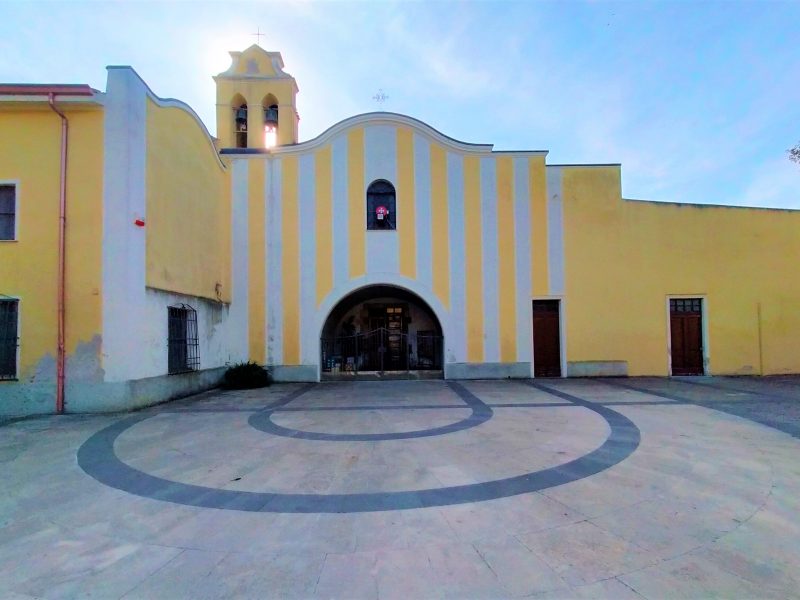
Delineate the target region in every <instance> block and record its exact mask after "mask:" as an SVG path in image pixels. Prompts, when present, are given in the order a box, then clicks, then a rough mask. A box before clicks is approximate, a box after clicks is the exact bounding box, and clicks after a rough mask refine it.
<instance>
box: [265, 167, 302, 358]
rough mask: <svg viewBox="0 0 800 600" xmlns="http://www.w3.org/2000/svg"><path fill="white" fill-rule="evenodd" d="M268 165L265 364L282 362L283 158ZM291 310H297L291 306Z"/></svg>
mask: <svg viewBox="0 0 800 600" xmlns="http://www.w3.org/2000/svg"><path fill="white" fill-rule="evenodd" d="M268 168H269V185H268V186H267V187H268V189H269V194H268V196H267V211H266V212H267V226H268V227H267V263H268V265H269V267H268V268H269V271H268V275H269V277H268V279H267V298H268V299H267V363H269V364H271V365H280V364H283V276H282V273H281V265H282V262H283V261H282V258H283V252H282V248H283V236H282V230H281V228H282V220H283V219H282V214H281V212H282V211H281V169H282V168H283V161H281V160H280V159H272V160H270V161H269V163H268ZM291 310H296V307H292V308H291Z"/></svg>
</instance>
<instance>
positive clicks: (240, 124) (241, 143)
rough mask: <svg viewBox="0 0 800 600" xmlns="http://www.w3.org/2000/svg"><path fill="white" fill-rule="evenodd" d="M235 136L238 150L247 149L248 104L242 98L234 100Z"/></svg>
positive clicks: (238, 97)
mask: <svg viewBox="0 0 800 600" xmlns="http://www.w3.org/2000/svg"><path fill="white" fill-rule="evenodd" d="M233 136H234V142H235V143H236V147H237V148H247V102H246V101H245V99H244V98H242V97H241V96H237V97H236V98H235V99H234V100H233Z"/></svg>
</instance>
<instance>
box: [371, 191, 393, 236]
mask: <svg viewBox="0 0 800 600" xmlns="http://www.w3.org/2000/svg"><path fill="white" fill-rule="evenodd" d="M395 196H396V195H395V191H394V186H393V185H392V184H391V183H389V182H388V181H386V180H385V179H377V180H375V181H373V182H372V183H370V184H369V187H368V188H367V229H396V228H397V210H396V201H395Z"/></svg>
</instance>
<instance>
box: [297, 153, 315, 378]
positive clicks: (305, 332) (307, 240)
mask: <svg viewBox="0 0 800 600" xmlns="http://www.w3.org/2000/svg"><path fill="white" fill-rule="evenodd" d="M314 156H315V155H314V153H313V152H308V153H306V154H301V155H300V160H299V161H298V178H299V181H298V189H297V194H298V209H299V215H298V216H299V219H298V221H299V229H300V231H299V232H298V235H299V236H300V307H299V309H300V364H303V365H312V364H316V363H317V347H318V345H319V340H317V339H316V338H317V333H318V332H315V331H314V321H315V319H314V312H315V309H316V297H317V285H316V284H317V268H316V260H317V243H316V232H317V229H316V219H317V215H316V212H315V211H316V198H315V190H316V184H315V181H314V177H315V172H314V165H315V160H314Z"/></svg>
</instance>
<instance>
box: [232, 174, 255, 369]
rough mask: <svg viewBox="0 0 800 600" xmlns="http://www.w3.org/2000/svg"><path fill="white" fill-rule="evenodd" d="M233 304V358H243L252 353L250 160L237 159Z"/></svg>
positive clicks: (233, 183) (233, 197)
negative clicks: (250, 334) (250, 338)
mask: <svg viewBox="0 0 800 600" xmlns="http://www.w3.org/2000/svg"><path fill="white" fill-rule="evenodd" d="M231 170H232V171H231V187H232V189H231V204H232V206H231V229H232V231H231V234H232V235H231V265H232V266H231V308H230V312H229V313H228V319H229V321H230V328H229V329H228V334H229V336H230V338H232V339H229V340H228V343H229V346H228V347H229V348H230V354H231V358H233V359H234V360H237V359H238V360H242V359H244V358H246V357H248V355H249V353H250V341H249V335H248V333H249V327H250V283H249V281H250V232H249V216H250V194H249V192H248V183H249V170H250V164H249V161H247V160H234V161H233V164H232V165H231Z"/></svg>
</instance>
